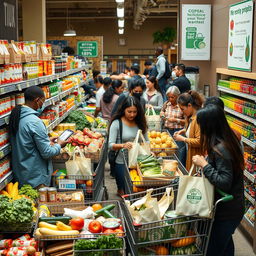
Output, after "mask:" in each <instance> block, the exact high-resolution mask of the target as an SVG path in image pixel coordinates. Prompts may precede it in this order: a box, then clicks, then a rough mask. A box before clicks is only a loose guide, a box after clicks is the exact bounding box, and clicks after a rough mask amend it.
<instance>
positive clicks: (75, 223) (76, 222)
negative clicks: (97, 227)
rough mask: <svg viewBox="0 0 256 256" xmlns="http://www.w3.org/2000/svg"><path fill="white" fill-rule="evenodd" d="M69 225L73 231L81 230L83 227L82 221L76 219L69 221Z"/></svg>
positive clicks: (78, 218)
mask: <svg viewBox="0 0 256 256" xmlns="http://www.w3.org/2000/svg"><path fill="white" fill-rule="evenodd" d="M69 225H70V226H71V228H72V229H73V230H81V229H82V228H83V227H84V219H83V218H80V217H77V218H73V219H71V220H70V222H69Z"/></svg>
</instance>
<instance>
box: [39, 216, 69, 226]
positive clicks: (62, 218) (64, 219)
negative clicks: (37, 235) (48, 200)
mask: <svg viewBox="0 0 256 256" xmlns="http://www.w3.org/2000/svg"><path fill="white" fill-rule="evenodd" d="M70 220H71V217H68V216H59V217H40V218H39V221H44V222H47V223H50V224H56V222H57V221H61V222H63V223H64V224H67V225H68V224H69V221H70Z"/></svg>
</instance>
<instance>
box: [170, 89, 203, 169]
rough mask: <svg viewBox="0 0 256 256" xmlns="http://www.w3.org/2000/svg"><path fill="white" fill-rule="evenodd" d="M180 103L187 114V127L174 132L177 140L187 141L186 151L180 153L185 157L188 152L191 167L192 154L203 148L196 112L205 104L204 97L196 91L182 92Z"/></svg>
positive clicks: (187, 160) (179, 98) (187, 161)
mask: <svg viewBox="0 0 256 256" xmlns="http://www.w3.org/2000/svg"><path fill="white" fill-rule="evenodd" d="M178 105H179V107H180V109H181V111H182V112H183V114H184V115H185V116H186V120H185V128H184V129H182V130H179V131H178V132H175V133H174V136H173V137H174V139H175V140H176V141H183V142H185V145H186V147H184V148H183V149H186V152H184V150H183V149H182V150H183V151H182V152H179V154H181V155H182V157H184V154H186V168H187V170H189V169H190V167H191V165H192V156H194V155H196V154H198V153H199V152H200V150H201V148H200V146H201V144H200V127H199V125H198V123H197V121H196V113H197V111H198V110H199V109H200V108H201V107H202V105H203V98H202V97H201V96H200V95H199V93H198V92H196V91H189V92H185V93H182V94H181V95H180V96H179V97H178Z"/></svg>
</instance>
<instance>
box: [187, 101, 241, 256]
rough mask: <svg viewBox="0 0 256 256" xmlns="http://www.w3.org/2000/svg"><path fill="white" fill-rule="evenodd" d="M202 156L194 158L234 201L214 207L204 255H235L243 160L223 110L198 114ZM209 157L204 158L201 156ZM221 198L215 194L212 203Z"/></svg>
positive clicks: (210, 109) (210, 107)
mask: <svg viewBox="0 0 256 256" xmlns="http://www.w3.org/2000/svg"><path fill="white" fill-rule="evenodd" d="M197 122H198V124H199V126H200V130H201V137H200V144H201V145H202V155H196V156H193V159H192V160H193V163H194V164H195V165H196V166H199V167H201V169H202V171H203V173H204V175H205V177H206V178H207V179H208V180H209V181H210V183H212V184H213V185H214V187H216V188H218V189H221V190H222V191H224V192H226V193H228V194H231V195H233V197H234V199H233V200H232V201H229V202H223V203H220V204H219V205H218V206H217V209H216V214H215V220H214V223H213V227H212V231H211V236H210V242H209V247H208V252H207V256H216V255H228V256H233V255H234V243H233V239H232V234H233V233H234V232H235V229H236V228H237V227H238V225H239V223H240V221H241V220H242V218H243V214H244V185H243V170H244V157H243V153H242V149H241V146H240V142H239V139H238V138H237V136H236V135H235V133H234V132H233V131H232V129H231V128H230V126H229V124H228V122H227V120H226V117H225V114H224V111H223V109H221V108H220V107H218V106H216V105H211V104H210V105H207V106H206V107H205V108H203V109H201V110H199V111H198V113H197ZM205 153H207V154H208V157H207V159H205V157H204V154H205ZM219 198H220V196H219V195H218V193H216V194H215V200H218V199H219Z"/></svg>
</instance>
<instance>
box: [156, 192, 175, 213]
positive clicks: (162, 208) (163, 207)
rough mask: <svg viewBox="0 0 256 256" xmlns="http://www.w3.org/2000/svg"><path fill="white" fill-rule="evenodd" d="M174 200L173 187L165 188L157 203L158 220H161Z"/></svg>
mask: <svg viewBox="0 0 256 256" xmlns="http://www.w3.org/2000/svg"><path fill="white" fill-rule="evenodd" d="M173 199H174V191H173V187H168V188H166V191H165V193H164V194H163V196H162V198H161V199H160V200H159V201H158V208H159V213H160V218H163V217H164V215H165V213H166V211H167V210H168V208H169V207H170V205H171V203H172V202H173Z"/></svg>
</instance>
